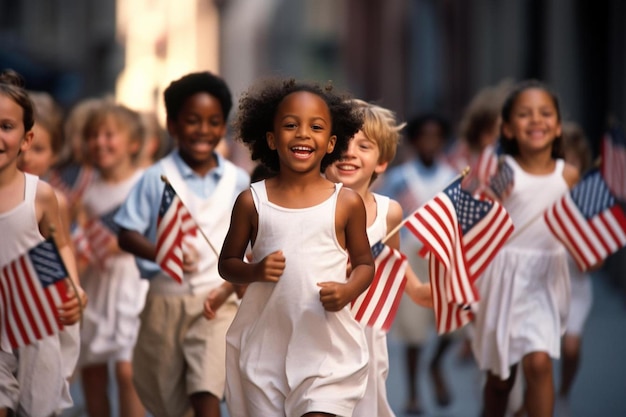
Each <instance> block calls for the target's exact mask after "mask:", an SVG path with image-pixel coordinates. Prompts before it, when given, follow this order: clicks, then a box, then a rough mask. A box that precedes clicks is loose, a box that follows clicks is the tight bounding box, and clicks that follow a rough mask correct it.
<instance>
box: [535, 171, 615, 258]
mask: <svg viewBox="0 0 626 417" xmlns="http://www.w3.org/2000/svg"><path fill="white" fill-rule="evenodd" d="M544 218H545V220H546V223H547V224H548V227H549V228H550V230H551V231H552V233H553V234H554V235H555V236H556V237H557V239H559V240H560V241H561V242H562V243H563V244H564V245H565V247H566V248H567V249H568V250H569V252H570V254H571V255H572V257H573V258H574V260H575V261H576V265H577V266H578V268H579V269H580V270H581V271H586V270H588V269H589V268H591V267H592V266H594V265H596V264H598V263H599V262H601V261H603V260H604V259H606V258H607V257H608V256H609V255H611V254H613V253H615V252H617V251H618V250H619V249H621V248H622V247H624V246H626V215H625V214H624V210H623V209H622V208H621V207H620V205H619V204H618V202H617V201H616V200H615V197H614V196H613V195H612V194H611V191H610V190H609V187H608V185H607V184H606V182H605V181H604V179H603V177H602V175H601V174H600V172H599V170H598V169H593V170H591V171H590V172H589V173H587V174H586V175H585V176H584V177H583V179H582V180H580V182H579V183H578V184H577V185H576V186H575V187H574V188H572V189H571V191H570V192H569V193H567V194H566V195H565V196H564V197H562V198H561V199H559V200H558V201H557V202H556V203H555V204H554V205H552V206H551V207H550V208H549V209H548V210H546V212H545V214H544Z"/></svg>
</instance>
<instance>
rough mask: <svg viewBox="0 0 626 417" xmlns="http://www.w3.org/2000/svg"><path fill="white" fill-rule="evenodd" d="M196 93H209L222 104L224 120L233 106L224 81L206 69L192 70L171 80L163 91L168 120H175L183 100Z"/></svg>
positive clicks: (183, 102) (183, 103)
mask: <svg viewBox="0 0 626 417" xmlns="http://www.w3.org/2000/svg"><path fill="white" fill-rule="evenodd" d="M196 93H209V94H210V95H212V96H213V97H215V98H216V99H217V100H218V101H219V102H220V104H221V105H222V113H224V120H227V119H228V114H229V113H230V110H231V108H232V107H233V98H232V94H231V92H230V89H229V88H228V85H227V84H226V82H225V81H224V80H223V79H222V78H220V77H218V76H217V75H214V74H211V73H210V72H208V71H203V72H193V73H190V74H187V75H185V76H183V77H182V78H179V79H178V80H175V81H172V82H171V83H170V85H169V86H168V87H167V88H166V89H165V91H164V92H163V97H164V99H165V111H166V113H167V119H168V120H175V119H176V117H178V113H179V112H180V109H182V108H183V106H184V105H185V101H186V100H187V99H188V98H189V97H191V96H193V95H194V94H196Z"/></svg>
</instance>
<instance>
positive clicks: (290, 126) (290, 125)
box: [283, 122, 297, 129]
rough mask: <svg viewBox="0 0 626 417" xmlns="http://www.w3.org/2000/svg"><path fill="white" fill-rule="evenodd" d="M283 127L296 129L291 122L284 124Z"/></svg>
mask: <svg viewBox="0 0 626 417" xmlns="http://www.w3.org/2000/svg"><path fill="white" fill-rule="evenodd" d="M283 127H284V128H285V129H295V128H296V127H297V125H296V124H295V123H293V122H289V123H285V124H284V125H283Z"/></svg>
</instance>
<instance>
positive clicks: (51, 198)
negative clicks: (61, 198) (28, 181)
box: [35, 181, 87, 325]
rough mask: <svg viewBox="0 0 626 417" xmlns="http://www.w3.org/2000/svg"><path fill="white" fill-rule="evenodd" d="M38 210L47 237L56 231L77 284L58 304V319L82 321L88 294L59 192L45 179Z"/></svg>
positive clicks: (71, 274)
mask: <svg viewBox="0 0 626 417" xmlns="http://www.w3.org/2000/svg"><path fill="white" fill-rule="evenodd" d="M35 210H36V211H37V218H38V219H39V231H40V232H41V235H42V236H43V237H45V238H46V239H47V238H49V237H50V236H52V232H53V230H54V240H55V243H56V245H57V247H58V249H59V254H60V255H61V259H62V260H63V263H64V264H65V268H66V269H67V272H68V274H69V279H71V280H72V282H73V284H74V285H73V286H71V285H68V296H69V299H68V301H66V302H65V303H63V304H62V305H60V306H59V318H60V320H61V322H62V323H63V324H66V325H72V324H74V323H76V322H78V320H80V316H81V314H82V308H84V306H85V304H86V303H87V295H86V294H85V292H84V291H83V289H82V287H81V286H80V282H79V280H78V271H77V267H76V260H75V258H74V253H73V252H72V248H71V246H70V244H69V241H70V236H69V235H70V234H69V228H68V227H67V226H66V225H65V224H64V222H63V220H62V216H61V215H60V213H59V204H58V201H57V197H56V194H55V192H54V190H53V189H52V187H51V186H50V185H49V184H47V183H45V182H43V181H39V182H38V183H37V196H36V202H35ZM70 287H71V288H70ZM74 288H76V291H77V293H76V292H74ZM79 297H80V299H79Z"/></svg>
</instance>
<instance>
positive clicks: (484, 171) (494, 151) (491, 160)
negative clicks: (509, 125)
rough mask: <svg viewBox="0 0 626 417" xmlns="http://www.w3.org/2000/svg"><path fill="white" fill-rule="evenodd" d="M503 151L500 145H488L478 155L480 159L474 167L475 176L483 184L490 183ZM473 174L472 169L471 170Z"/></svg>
mask: <svg viewBox="0 0 626 417" xmlns="http://www.w3.org/2000/svg"><path fill="white" fill-rule="evenodd" d="M501 153H502V151H501V148H500V146H499V145H497V144H496V145H488V146H486V147H485V149H483V151H482V152H481V153H480V156H479V157H478V161H477V162H476V165H475V166H474V168H473V170H472V171H473V172H474V174H473V175H474V176H476V177H478V180H479V181H480V183H482V184H489V181H490V179H491V177H492V176H493V175H494V174H495V173H496V171H497V169H498V161H499V159H500V155H501ZM470 174H471V171H470Z"/></svg>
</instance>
